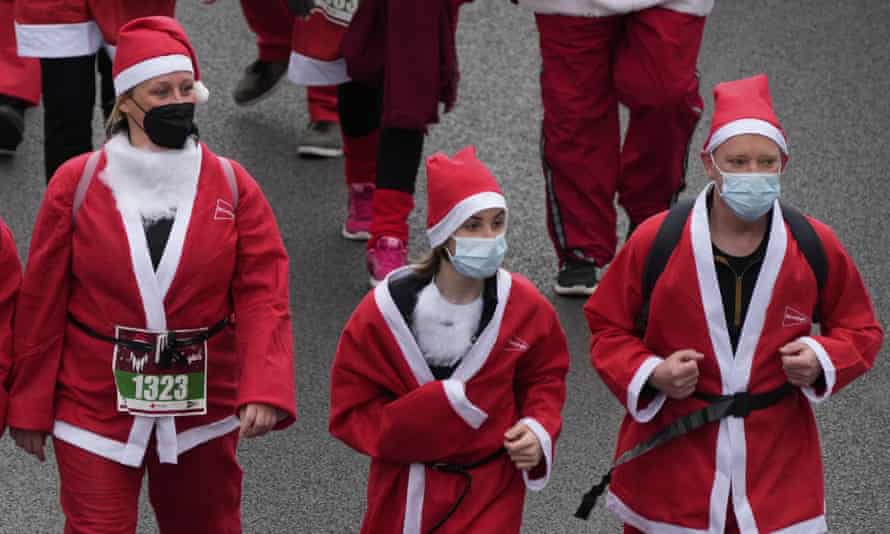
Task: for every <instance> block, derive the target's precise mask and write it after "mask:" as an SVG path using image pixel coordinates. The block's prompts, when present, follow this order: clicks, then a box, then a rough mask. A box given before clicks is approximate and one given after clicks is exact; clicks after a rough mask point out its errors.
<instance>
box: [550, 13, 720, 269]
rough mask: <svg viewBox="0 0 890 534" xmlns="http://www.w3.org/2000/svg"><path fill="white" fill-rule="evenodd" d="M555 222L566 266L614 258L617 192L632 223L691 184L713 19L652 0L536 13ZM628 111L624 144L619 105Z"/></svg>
mask: <svg viewBox="0 0 890 534" xmlns="http://www.w3.org/2000/svg"><path fill="white" fill-rule="evenodd" d="M536 21H537V26H538V32H539V36H540V45H541V55H542V60H543V64H542V71H541V95H542V99H543V104H544V124H543V129H542V139H541V156H542V159H543V167H544V176H545V180H546V186H547V223H548V230H549V232H550V237H551V239H552V241H553V244H554V246H555V248H556V251H557V254H558V256H559V260H560V264H562V263H563V262H564V261H565V259H566V258H567V257H570V256H573V257H580V258H584V259H589V260H593V261H595V262H596V263H597V265H599V266H603V265H605V264H606V263H608V262H610V261H611V260H612V257H613V256H614V255H615V247H616V244H617V236H616V212H615V207H614V201H615V195H616V193H617V194H618V202H619V203H620V204H621V206H623V207H624V209H625V210H626V212H627V214H628V216H629V218H630V220H631V223H632V224H639V223H641V222H642V221H643V220H645V219H646V218H648V217H650V216H652V215H654V214H656V213H658V212H660V211H662V210H664V209H667V208H668V207H669V206H670V203H671V201H672V199H673V198H674V197H675V195H676V194H677V193H678V192H679V191H680V190H681V189H682V188H683V186H684V174H685V166H686V157H687V151H688V147H689V141H690V139H691V137H692V133H693V131H694V130H695V125H696V124H697V123H698V120H699V117H700V116H701V113H702V107H703V102H702V99H701V96H700V95H699V93H698V75H697V73H696V61H697V58H698V52H699V48H700V46H701V38H702V32H703V30H704V24H705V18H704V17H698V16H693V15H688V14H685V13H678V12H675V11H670V10H667V9H663V8H652V9H646V10H643V11H638V12H635V13H631V14H627V15H618V16H612V17H575V16H564V15H540V14H539V15H537V16H536ZM619 103H621V104H623V105H625V106H626V107H627V108H628V109H629V111H630V122H629V124H628V128H627V133H626V136H625V139H624V145H623V146H622V145H621V133H620V126H619V119H618V104H619Z"/></svg>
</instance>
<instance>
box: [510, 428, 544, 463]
mask: <svg viewBox="0 0 890 534" xmlns="http://www.w3.org/2000/svg"><path fill="white" fill-rule="evenodd" d="M504 448H505V449H507V454H508V455H509V456H510V460H511V461H512V462H513V463H514V464H515V465H516V468H517V469H520V470H522V471H528V470H529V469H531V468H533V467H535V466H536V465H538V464H539V463H540V462H541V457H542V456H543V455H544V451H542V450H541V442H540V441H538V436H536V435H535V433H534V432H532V430H531V429H530V428H529V427H528V426H526V425H525V424H524V423H516V424H515V425H513V426H512V427H510V429H509V430H507V431H506V432H505V433H504Z"/></svg>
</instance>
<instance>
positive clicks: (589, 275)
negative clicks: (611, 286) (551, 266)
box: [553, 259, 597, 297]
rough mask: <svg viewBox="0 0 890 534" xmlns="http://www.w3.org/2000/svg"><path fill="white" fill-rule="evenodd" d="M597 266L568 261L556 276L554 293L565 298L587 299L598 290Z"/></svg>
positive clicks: (585, 262)
mask: <svg viewBox="0 0 890 534" xmlns="http://www.w3.org/2000/svg"><path fill="white" fill-rule="evenodd" d="M596 271H597V268H596V264H595V263H591V262H588V261H582V260H575V259H567V260H566V262H565V264H564V265H563V266H562V268H561V269H560V270H559V274H558V275H557V276H556V284H554V285H553V291H554V292H555V293H556V294H557V295H562V296H564V297H569V296H577V297H586V296H589V295H592V294H593V292H594V290H596V284H597V277H596Z"/></svg>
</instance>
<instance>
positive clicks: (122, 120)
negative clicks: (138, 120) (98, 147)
mask: <svg viewBox="0 0 890 534" xmlns="http://www.w3.org/2000/svg"><path fill="white" fill-rule="evenodd" d="M132 96H133V89H127V90H126V91H124V93H123V94H122V95H120V96H119V97H117V98H116V99H115V100H114V106H113V107H112V108H111V113H109V114H108V120H107V121H105V134H106V135H107V136H108V137H111V136H112V135H114V134H116V133H118V132H120V131H122V130H126V129H127V128H129V125H128V123H127V114H126V113H124V112H123V111H121V103H122V102H123V101H124V99H125V98H130V97H132Z"/></svg>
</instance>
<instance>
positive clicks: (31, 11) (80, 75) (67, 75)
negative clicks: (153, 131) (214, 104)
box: [15, 0, 176, 180]
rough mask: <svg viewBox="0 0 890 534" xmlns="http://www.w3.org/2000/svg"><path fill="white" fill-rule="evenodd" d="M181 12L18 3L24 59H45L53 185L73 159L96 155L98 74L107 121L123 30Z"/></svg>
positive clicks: (34, 0)
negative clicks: (154, 17)
mask: <svg viewBox="0 0 890 534" xmlns="http://www.w3.org/2000/svg"><path fill="white" fill-rule="evenodd" d="M175 7H176V0H140V1H138V2H136V1H132V0H15V33H16V39H17V41H18V53H19V56H21V57H23V58H40V70H41V77H42V89H43V110H44V111H43V112H44V116H43V124H44V160H45V162H44V163H45V167H46V179H47V180H49V179H50V178H51V177H52V176H53V174H54V173H55V171H56V169H58V168H59V166H60V165H62V164H63V163H65V162H66V161H67V160H68V159H69V158H72V157H74V156H77V155H79V154H83V153H84V152H89V151H90V150H92V147H93V132H92V124H93V109H94V108H95V105H96V82H95V77H96V68H97V65H98V67H99V70H100V71H101V72H102V74H103V80H102V106H103V112H104V113H105V115H106V116H107V114H108V112H110V110H111V103H112V102H113V98H112V90H113V87H112V84H111V83H110V82H109V80H108V77H107V76H105V74H106V73H107V71H108V70H110V64H109V57H111V58H112V59H113V58H114V54H115V47H116V45H117V36H118V32H119V31H120V29H121V26H123V25H124V24H125V23H126V22H127V21H130V20H133V19H135V18H138V17H146V16H149V15H165V16H170V17H172V16H173V11H174V9H175ZM97 61H98V64H97Z"/></svg>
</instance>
